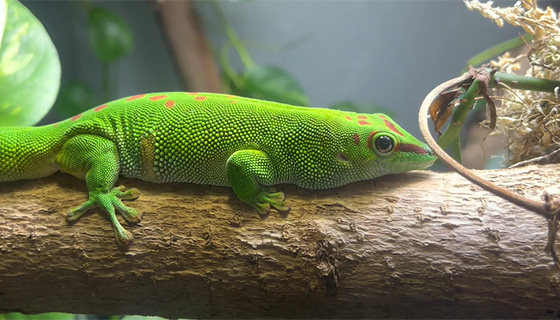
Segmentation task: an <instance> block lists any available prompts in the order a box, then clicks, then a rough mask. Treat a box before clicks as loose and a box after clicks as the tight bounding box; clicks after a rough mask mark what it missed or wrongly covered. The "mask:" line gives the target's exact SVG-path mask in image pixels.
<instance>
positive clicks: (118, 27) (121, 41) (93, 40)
mask: <svg viewBox="0 0 560 320" xmlns="http://www.w3.org/2000/svg"><path fill="white" fill-rule="evenodd" d="M88 14H89V21H88V30H89V44H90V46H91V47H92V48H93V51H94V52H95V54H96V55H97V58H99V60H101V61H102V62H104V63H109V62H112V61H114V60H116V59H118V58H120V57H122V56H125V55H127V54H128V53H130V51H132V47H133V46H134V40H133V37H132V31H130V27H129V26H128V24H126V22H125V21H124V20H123V19H121V18H120V17H119V16H117V15H115V14H114V13H112V12H111V11H109V10H107V9H104V8H101V7H94V8H92V9H90V10H89V12H88Z"/></svg>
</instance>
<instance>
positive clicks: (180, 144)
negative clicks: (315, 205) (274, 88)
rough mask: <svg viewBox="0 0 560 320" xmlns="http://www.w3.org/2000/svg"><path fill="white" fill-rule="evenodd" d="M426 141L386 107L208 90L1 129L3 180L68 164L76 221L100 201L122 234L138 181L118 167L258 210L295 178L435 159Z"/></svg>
mask: <svg viewBox="0 0 560 320" xmlns="http://www.w3.org/2000/svg"><path fill="white" fill-rule="evenodd" d="M435 159H436V158H435V157H434V155H433V154H432V151H431V150H430V149H429V147H428V146H427V145H425V144H424V143H422V142H420V141H418V140H417V139H416V138H414V137H413V136H411V135H410V134H408V133H407V132H406V131H404V130H403V129H402V128H401V127H400V126H399V125H397V124H396V123H395V122H393V121H392V120H391V119H390V118H389V117H387V116H385V115H382V114H358V113H353V112H343V111H338V110H329V109H319V108H304V107H296V106H291V105H286V104H280V103H274V102H268V101H262V100H256V99H248V98H242V97H237V96H231V95H222V94H211V93H186V92H165V93H152V94H145V95H137V96H132V97H128V98H123V99H119V100H115V101H112V102H109V103H107V104H104V105H101V106H99V107H97V108H94V109H91V110H89V111H86V112H84V113H83V114H80V115H77V116H75V117H73V118H71V119H68V120H65V121H61V122H58V123H55V124H52V125H46V126H42V127H3V128H0V182H3V181H13V180H20V179H36V178H41V177H45V176H48V175H51V174H53V173H55V172H56V171H58V170H61V171H64V172H68V173H70V174H72V175H74V176H76V177H78V178H80V179H84V180H85V181H86V183H87V187H88V189H89V198H88V200H87V201H86V202H85V203H83V204H82V205H80V206H78V207H76V208H73V209H71V210H70V211H69V212H68V215H67V218H68V220H69V221H72V220H76V219H78V218H79V217H80V216H82V215H83V214H84V213H85V212H86V211H88V210H89V209H92V208H96V207H101V208H102V209H103V210H105V211H106V212H107V213H108V215H109V218H110V220H111V223H112V225H113V229H114V231H115V236H116V240H117V243H118V244H119V245H123V246H124V245H127V244H129V243H130V241H131V240H132V235H131V234H130V233H129V232H128V231H126V230H125V229H124V228H123V227H122V226H121V224H120V223H119V221H118V220H117V218H116V215H115V209H116V210H117V211H118V212H120V213H121V214H122V215H123V216H124V218H125V219H126V220H127V221H130V222H138V221H139V220H140V218H141V214H140V213H139V212H137V211H136V210H134V209H132V208H130V207H127V206H125V205H124V204H123V203H122V202H121V200H131V199H135V198H137V197H138V196H139V195H140V193H139V192H138V190H136V189H128V190H126V189H125V188H124V187H116V188H115V187H114V184H115V182H116V180H117V177H118V176H119V175H122V176H125V177H132V178H138V179H142V180H147V181H151V182H157V183H166V182H191V183H200V184H210V185H218V186H231V187H232V188H233V190H234V192H235V194H236V195H237V197H238V198H239V200H241V201H243V202H245V203H247V204H249V205H251V206H253V207H254V208H256V209H257V211H258V212H259V213H260V214H266V213H267V212H268V211H269V210H270V208H271V207H272V208H275V209H277V210H280V211H287V210H288V209H289V207H288V206H286V204H285V203H284V194H283V193H282V192H270V191H267V186H271V185H275V184H279V183H290V184H295V185H297V186H299V187H303V188H310V189H324V188H333V187H337V186H340V185H344V184H347V183H351V182H355V181H359V180H366V179H372V178H375V177H379V176H382V175H386V174H392V173H400V172H405V171H409V170H414V169H424V168H427V167H429V166H430V165H431V164H432V163H433V162H434V161H435Z"/></svg>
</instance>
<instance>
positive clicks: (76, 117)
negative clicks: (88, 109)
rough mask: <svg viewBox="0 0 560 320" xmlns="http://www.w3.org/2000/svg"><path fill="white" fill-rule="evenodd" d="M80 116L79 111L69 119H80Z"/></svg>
mask: <svg viewBox="0 0 560 320" xmlns="http://www.w3.org/2000/svg"><path fill="white" fill-rule="evenodd" d="M81 117H82V114H81V113H80V114H77V115H75V116H73V117H72V118H70V120H71V121H76V120H78V119H80V118H81Z"/></svg>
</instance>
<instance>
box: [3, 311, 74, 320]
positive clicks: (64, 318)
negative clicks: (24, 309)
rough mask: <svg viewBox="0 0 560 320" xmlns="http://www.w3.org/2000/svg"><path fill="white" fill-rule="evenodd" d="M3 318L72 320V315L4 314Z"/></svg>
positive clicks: (12, 319) (18, 319) (17, 319)
mask: <svg viewBox="0 0 560 320" xmlns="http://www.w3.org/2000/svg"><path fill="white" fill-rule="evenodd" d="M0 316H1V315H0ZM3 316H4V319H6V320H72V319H74V315H73V314H70V313H56V312H51V313H41V314H22V313H18V312H13V313H6V314H4V315H3ZM0 319H2V318H0Z"/></svg>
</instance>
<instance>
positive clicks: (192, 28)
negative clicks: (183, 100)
mask: <svg viewBox="0 0 560 320" xmlns="http://www.w3.org/2000/svg"><path fill="white" fill-rule="evenodd" d="M153 3H154V6H155V8H156V13H157V15H158V17H159V21H160V24H161V27H162V30H163V32H164V33H165V35H166V36H167V40H168V42H169V48H170V50H171V52H172V53H173V55H174V57H175V61H176V62H177V67H178V69H179V72H180V75H181V78H182V80H183V82H184V86H185V88H187V90H188V91H203V92H222V82H221V80H220V75H219V73H218V68H217V67H216V63H215V61H214V58H213V56H212V53H211V52H210V48H209V46H208V42H207V41H206V38H205V36H204V32H203V30H202V27H201V26H200V24H199V22H198V19H197V17H196V14H195V12H194V10H193V8H192V6H191V3H190V1H188V0H185V1H175V0H154V2H153Z"/></svg>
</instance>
